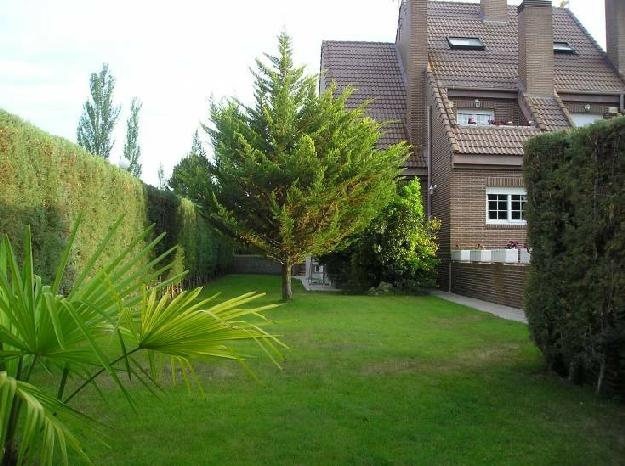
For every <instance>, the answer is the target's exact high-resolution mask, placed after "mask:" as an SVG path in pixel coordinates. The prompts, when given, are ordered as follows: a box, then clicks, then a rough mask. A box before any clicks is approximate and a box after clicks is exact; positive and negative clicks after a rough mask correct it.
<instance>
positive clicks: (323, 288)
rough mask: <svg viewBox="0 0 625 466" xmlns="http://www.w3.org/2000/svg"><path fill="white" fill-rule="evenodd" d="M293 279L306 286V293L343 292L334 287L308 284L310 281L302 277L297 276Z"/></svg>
mask: <svg viewBox="0 0 625 466" xmlns="http://www.w3.org/2000/svg"><path fill="white" fill-rule="evenodd" d="M293 278H294V279H295V280H299V281H300V282H302V285H304V288H305V289H306V291H330V292H334V293H336V292H338V291H341V290H337V289H336V288H334V287H333V286H332V285H313V284H311V283H308V280H307V279H306V277H302V276H301V275H296V276H294V277H293Z"/></svg>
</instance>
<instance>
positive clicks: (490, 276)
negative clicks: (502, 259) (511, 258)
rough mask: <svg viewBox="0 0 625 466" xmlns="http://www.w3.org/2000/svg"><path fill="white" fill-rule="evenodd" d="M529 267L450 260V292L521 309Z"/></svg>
mask: <svg viewBox="0 0 625 466" xmlns="http://www.w3.org/2000/svg"><path fill="white" fill-rule="evenodd" d="M527 271H528V266H526V265H520V264H495V263H493V264H480V263H468V262H452V263H451V271H450V272H451V274H450V275H451V291H452V292H453V293H457V294H459V295H462V296H467V297H469V298H477V299H482V300H484V301H488V302H491V303H495V304H502V305H504V306H510V307H515V308H517V309H522V308H523V293H524V290H525V284H526V282H527Z"/></svg>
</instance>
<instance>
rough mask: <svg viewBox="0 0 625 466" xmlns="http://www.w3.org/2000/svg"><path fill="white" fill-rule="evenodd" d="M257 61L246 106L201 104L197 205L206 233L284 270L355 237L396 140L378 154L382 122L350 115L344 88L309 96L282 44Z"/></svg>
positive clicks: (379, 190) (360, 112)
mask: <svg viewBox="0 0 625 466" xmlns="http://www.w3.org/2000/svg"><path fill="white" fill-rule="evenodd" d="M266 58H267V59H268V63H266V62H265V61H262V60H257V70H256V71H255V72H254V73H253V75H254V78H255V84H254V95H255V105H252V106H246V105H244V104H242V103H240V102H239V101H237V100H236V99H231V100H228V101H226V102H224V103H221V104H217V103H213V104H212V105H211V122H210V124H209V125H207V126H206V127H205V128H206V130H207V131H208V134H209V136H210V138H211V141H212V145H213V148H214V151H215V154H214V160H212V161H210V164H209V169H208V172H207V174H206V177H207V178H209V179H210V183H207V186H208V189H209V190H210V191H209V192H207V193H204V195H203V196H202V198H201V199H200V201H202V202H204V203H205V206H206V208H207V212H208V214H209V215H210V216H211V218H212V220H213V223H214V225H215V226H216V228H218V229H219V230H221V231H222V232H224V233H225V234H227V235H229V236H231V237H234V238H236V239H238V240H239V241H242V242H243V243H246V244H249V245H251V246H254V247H256V248H257V249H259V250H261V251H263V252H264V254H265V255H266V256H267V257H268V258H271V259H273V260H275V261H277V262H278V263H280V264H281V265H282V277H283V280H282V295H283V298H284V299H285V300H287V299H290V298H291V297H292V290H291V268H292V266H293V265H294V264H297V263H299V262H302V261H304V260H305V258H306V257H307V256H309V255H312V256H318V255H322V254H325V253H329V252H332V251H333V250H335V249H336V248H337V247H340V246H341V245H342V244H343V243H344V242H345V241H346V239H347V238H350V237H353V236H354V235H355V234H357V233H359V232H361V231H363V230H364V229H365V228H366V227H367V225H369V223H370V221H371V220H372V219H373V218H374V217H375V216H376V215H377V214H378V213H379V212H380V211H381V209H383V208H384V207H385V206H386V205H387V204H388V202H389V201H390V200H391V199H392V198H393V196H394V194H395V190H396V183H395V180H396V179H397V177H398V176H399V175H400V167H401V165H402V162H403V161H404V159H405V157H406V156H407V154H408V147H407V146H406V145H405V144H403V143H402V144H398V145H396V146H393V147H390V148H388V149H378V146H377V142H378V139H379V137H380V134H381V131H382V130H383V128H382V126H381V125H380V124H379V123H377V122H375V121H374V120H373V119H371V118H368V117H367V116H366V114H365V107H364V106H362V107H360V108H357V109H354V110H350V109H347V108H346V102H347V99H348V98H349V95H350V92H349V91H347V92H343V93H341V94H338V93H337V92H336V88H335V87H334V86H332V87H330V88H329V89H328V90H326V91H325V92H323V93H322V94H321V95H318V94H317V77H316V76H308V75H306V74H305V70H304V68H300V67H296V66H295V65H294V63H293V52H292V49H291V40H290V38H289V37H288V36H287V35H286V34H284V33H283V34H281V35H280V36H279V53H278V55H277V56H270V55H266Z"/></svg>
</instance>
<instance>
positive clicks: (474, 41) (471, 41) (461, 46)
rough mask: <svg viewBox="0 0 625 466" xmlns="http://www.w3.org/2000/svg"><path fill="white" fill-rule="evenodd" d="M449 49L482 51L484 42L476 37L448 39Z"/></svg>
mask: <svg viewBox="0 0 625 466" xmlns="http://www.w3.org/2000/svg"><path fill="white" fill-rule="evenodd" d="M447 41H448V42H449V48H452V49H456V50H484V49H485V48H486V47H485V46H484V42H482V40H481V39H478V38H477V37H448V38H447Z"/></svg>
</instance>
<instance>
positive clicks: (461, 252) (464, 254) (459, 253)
mask: <svg viewBox="0 0 625 466" xmlns="http://www.w3.org/2000/svg"><path fill="white" fill-rule="evenodd" d="M451 260H452V261H454V262H471V250H469V249H457V250H455V251H451Z"/></svg>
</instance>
